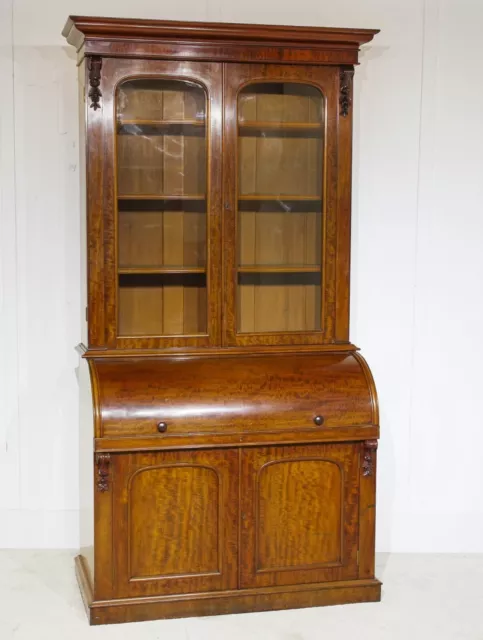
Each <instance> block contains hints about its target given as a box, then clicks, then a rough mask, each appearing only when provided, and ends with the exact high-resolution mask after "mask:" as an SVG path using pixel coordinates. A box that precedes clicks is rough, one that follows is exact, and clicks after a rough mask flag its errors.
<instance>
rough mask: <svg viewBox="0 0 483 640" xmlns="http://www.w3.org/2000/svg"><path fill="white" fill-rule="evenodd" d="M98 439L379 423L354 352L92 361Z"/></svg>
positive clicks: (370, 386) (370, 390)
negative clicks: (165, 433)
mask: <svg viewBox="0 0 483 640" xmlns="http://www.w3.org/2000/svg"><path fill="white" fill-rule="evenodd" d="M91 373H92V377H93V385H94V399H95V404H96V405H97V406H96V414H97V417H98V419H97V427H96V436H97V437H118V436H153V435H156V434H159V433H164V432H167V433H169V434H170V435H174V434H175V435H181V434H185V435H186V434H208V433H219V432H223V433H237V432H240V433H241V432H256V431H270V432H279V431H287V430H295V431H300V430H307V431H314V430H321V429H324V430H328V429H334V428H338V427H363V426H368V425H377V398H376V393H375V388H374V383H373V381H372V377H371V374H370V372H369V369H368V367H367V365H366V364H365V362H364V360H363V359H362V358H361V357H360V356H359V355H358V354H355V353H352V352H350V353H336V354H320V353H318V354H296V355H293V354H282V355H252V356H240V355H236V356H218V357H215V356H212V357H209V356H203V357H188V356H186V357H144V358H127V357H118V358H94V359H93V360H91Z"/></svg>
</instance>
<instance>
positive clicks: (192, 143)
mask: <svg viewBox="0 0 483 640" xmlns="http://www.w3.org/2000/svg"><path fill="white" fill-rule="evenodd" d="M205 112H206V96H205V92H204V90H203V89H202V88H201V87H200V86H199V85H197V84H195V83H193V82H185V81H181V80H163V79H142V80H130V81H127V82H124V83H123V84H122V85H121V86H120V87H119V90H118V95H117V138H116V142H117V197H118V202H117V204H118V225H117V229H118V279H119V295H118V305H119V306H118V333H119V335H121V336H129V335H131V336H142V335H145V336H150V335H166V336H169V335H193V334H203V333H206V330H207V326H206V323H207V306H206V270H205V268H206V128H205V116H206V113H205Z"/></svg>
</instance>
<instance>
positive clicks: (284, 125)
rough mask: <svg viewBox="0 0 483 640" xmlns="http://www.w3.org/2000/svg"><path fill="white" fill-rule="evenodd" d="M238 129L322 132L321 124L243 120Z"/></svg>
mask: <svg viewBox="0 0 483 640" xmlns="http://www.w3.org/2000/svg"><path fill="white" fill-rule="evenodd" d="M238 126H239V127H240V129H287V130H289V131H304V130H310V131H317V130H322V128H323V124H322V123H321V122H258V121H256V120H244V121H242V122H239V123H238Z"/></svg>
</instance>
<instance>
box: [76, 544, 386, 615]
mask: <svg viewBox="0 0 483 640" xmlns="http://www.w3.org/2000/svg"><path fill="white" fill-rule="evenodd" d="M75 567H76V575H77V580H78V582H79V587H80V590H81V594H82V599H83V601H84V605H85V607H86V612H87V616H88V618H89V623H90V624H113V623H117V622H141V621H143V620H160V619H163V618H189V617H194V616H196V617H198V616H214V615H223V614H231V613H247V612H251V611H276V610H279V609H302V608H304V607H323V606H327V605H333V604H349V603H353V602H379V600H380V599H381V582H379V580H375V579H373V580H347V581H344V582H326V583H324V584H322V583H321V584H303V585H290V586H283V587H262V588H258V589H243V590H238V591H212V592H209V593H188V594H177V595H164V596H155V597H145V598H123V599H118V600H104V601H98V602H95V601H93V596H92V594H93V589H92V584H91V582H90V578H89V573H88V571H87V566H86V561H85V559H84V558H83V556H77V557H76V559H75Z"/></svg>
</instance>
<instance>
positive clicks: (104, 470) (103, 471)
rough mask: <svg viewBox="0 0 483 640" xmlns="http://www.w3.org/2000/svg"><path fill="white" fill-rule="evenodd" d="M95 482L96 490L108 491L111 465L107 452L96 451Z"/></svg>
mask: <svg viewBox="0 0 483 640" xmlns="http://www.w3.org/2000/svg"><path fill="white" fill-rule="evenodd" d="M96 465H97V482H96V487H97V490H98V491H101V492H102V491H109V473H110V465H111V455H110V454H109V453H96Z"/></svg>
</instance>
